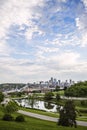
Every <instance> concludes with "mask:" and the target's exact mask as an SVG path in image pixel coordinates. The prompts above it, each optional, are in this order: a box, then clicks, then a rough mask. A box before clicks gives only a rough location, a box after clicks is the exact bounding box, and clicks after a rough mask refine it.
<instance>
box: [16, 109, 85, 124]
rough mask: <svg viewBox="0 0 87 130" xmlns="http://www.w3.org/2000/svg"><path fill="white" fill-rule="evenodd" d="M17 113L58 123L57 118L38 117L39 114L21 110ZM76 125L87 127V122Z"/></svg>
mask: <svg viewBox="0 0 87 130" xmlns="http://www.w3.org/2000/svg"><path fill="white" fill-rule="evenodd" d="M18 113H20V114H24V115H27V116H30V117H35V118H38V119H42V120H47V121H53V122H57V121H58V118H54V117H50V116H45V115H40V114H36V113H32V112H26V111H23V110H19V111H18ZM77 125H80V126H87V122H84V121H77Z"/></svg>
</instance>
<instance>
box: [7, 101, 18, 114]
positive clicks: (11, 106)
mask: <svg viewBox="0 0 87 130" xmlns="http://www.w3.org/2000/svg"><path fill="white" fill-rule="evenodd" d="M17 110H18V107H17V105H16V104H15V103H14V102H9V103H8V104H7V105H6V106H5V113H10V114H11V113H14V112H16V111H17Z"/></svg>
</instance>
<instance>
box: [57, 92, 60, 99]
mask: <svg viewBox="0 0 87 130" xmlns="http://www.w3.org/2000/svg"><path fill="white" fill-rule="evenodd" d="M59 100H60V95H59V94H58V93H57V94H56V101H59Z"/></svg>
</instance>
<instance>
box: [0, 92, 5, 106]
mask: <svg viewBox="0 0 87 130" xmlns="http://www.w3.org/2000/svg"><path fill="white" fill-rule="evenodd" d="M3 100H4V94H3V93H2V92H0V103H1V102H2V101H3Z"/></svg>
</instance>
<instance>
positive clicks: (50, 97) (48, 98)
mask: <svg viewBox="0 0 87 130" xmlns="http://www.w3.org/2000/svg"><path fill="white" fill-rule="evenodd" d="M53 96H54V94H53V93H52V92H46V93H45V95H44V99H45V100H47V101H48V100H51V99H53Z"/></svg>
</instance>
